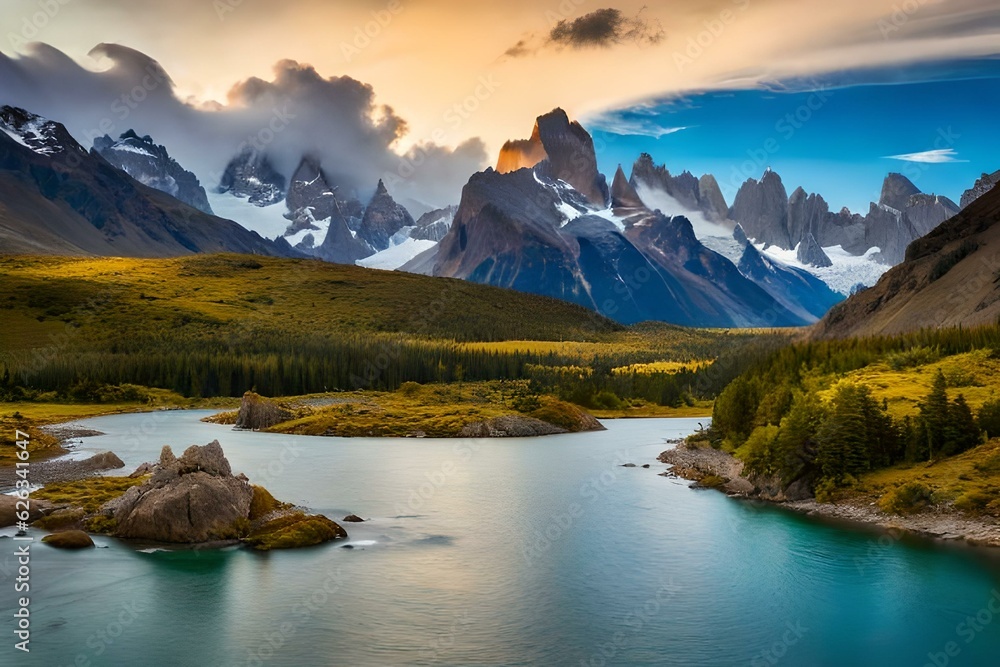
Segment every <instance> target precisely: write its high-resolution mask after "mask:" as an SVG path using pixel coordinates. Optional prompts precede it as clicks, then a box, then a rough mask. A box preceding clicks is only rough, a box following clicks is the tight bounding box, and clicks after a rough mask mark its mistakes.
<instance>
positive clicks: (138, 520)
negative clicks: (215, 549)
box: [35, 440, 347, 551]
mask: <svg viewBox="0 0 1000 667" xmlns="http://www.w3.org/2000/svg"><path fill="white" fill-rule="evenodd" d="M109 490H110V491H109ZM116 491H118V492H120V493H115V492H116ZM109 493H110V494H111V495H113V497H111V498H110V499H108V500H105V501H104V502H102V503H100V504H99V505H97V504H96V502H95V499H102V498H103V497H104V496H106V495H108V494H109ZM35 496H36V497H38V498H41V499H47V500H48V501H49V503H51V509H50V510H49V512H48V513H47V514H46V515H45V516H43V517H42V518H41V519H39V520H38V521H36V522H35V525H36V526H39V527H43V528H48V529H53V530H57V531H59V530H75V531H79V529H80V528H85V529H86V530H89V531H90V532H94V533H103V534H107V535H111V536H114V537H119V538H123V539H129V540H136V541H141V542H154V543H163V544H172V545H186V546H201V547H204V546H225V545H230V544H239V543H243V544H246V545H248V546H251V547H253V548H254V549H258V550H262V551H266V550H269V549H286V548H294V547H308V546H314V545H317V544H322V543H324V542H329V541H331V540H337V539H342V538H346V537H347V531H345V530H344V529H343V527H341V526H340V525H339V524H337V523H335V522H334V521H332V520H330V519H329V518H327V517H325V516H323V515H318V514H308V513H306V512H305V511H303V510H302V509H300V508H296V507H293V506H291V505H289V504H287V503H283V502H280V501H278V500H276V499H275V498H274V497H273V496H272V495H271V494H270V492H268V491H267V489H265V488H264V487H261V486H257V485H254V484H251V483H250V480H249V479H248V478H247V477H246V475H244V474H242V473H240V474H238V475H233V472H232V468H231V467H230V465H229V461H228V460H227V459H226V457H225V454H224V453H223V451H222V446H221V445H220V444H219V442H218V440H216V441H213V442H210V443H209V444H207V445H204V446H198V445H192V446H191V447H188V448H187V449H186V450H185V451H184V453H183V454H182V455H181V456H180V457H176V456H174V453H173V451H172V450H171V448H170V447H169V446H164V447H163V450H162V452H161V453H160V459H159V461H157V462H156V463H154V464H149V463H144V464H143V465H141V466H140V467H139V468H138V469H137V470H136V471H135V472H134V473H133V474H132V476H131V477H128V478H106V477H91V478H87V479H84V480H79V481H76V482H68V483H65V484H54V485H52V486H50V487H46V488H45V489H43V490H42V491H39V492H36V494H35ZM54 534H56V535H58V534H59V533H58V532H57V533H54Z"/></svg>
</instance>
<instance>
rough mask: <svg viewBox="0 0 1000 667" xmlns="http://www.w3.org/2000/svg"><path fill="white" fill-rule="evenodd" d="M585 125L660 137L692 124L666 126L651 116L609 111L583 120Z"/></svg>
mask: <svg viewBox="0 0 1000 667" xmlns="http://www.w3.org/2000/svg"><path fill="white" fill-rule="evenodd" d="M582 122H583V123H584V125H585V126H587V127H589V128H591V129H595V130H601V131H602V132H609V133H611V134H621V135H632V136H640V137H653V138H654V139H659V138H660V137H665V136H667V135H668V134H673V133H674V132H680V131H681V130H687V129H690V128H691V127H692V126H691V125H685V126H681V127H670V126H664V125H661V124H659V123H657V122H656V121H655V120H653V119H651V118H622V117H621V116H619V115H616V114H613V113H609V114H601V115H598V116H593V117H591V118H588V119H587V120H586V121H582Z"/></svg>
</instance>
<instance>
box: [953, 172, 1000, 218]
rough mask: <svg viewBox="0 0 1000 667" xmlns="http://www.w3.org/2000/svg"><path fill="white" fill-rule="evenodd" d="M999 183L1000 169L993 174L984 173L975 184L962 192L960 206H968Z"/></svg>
mask: <svg viewBox="0 0 1000 667" xmlns="http://www.w3.org/2000/svg"><path fill="white" fill-rule="evenodd" d="M997 183H1000V169H998V170H997V171H994V172H993V173H992V174H983V175H982V177H981V178H979V179H978V180H976V183H975V185H973V186H972V187H971V188H969V189H968V190H966V191H965V192H963V193H962V199H961V200H960V201H959V206H961V208H963V209H964V208H965V207H966V206H968V205H969V204H971V203H972V202H974V201H976V200H977V199H979V198H980V197H982V196H983V195H984V194H986V193H987V192H989V191H990V190H992V189H993V188H994V186H996V184H997Z"/></svg>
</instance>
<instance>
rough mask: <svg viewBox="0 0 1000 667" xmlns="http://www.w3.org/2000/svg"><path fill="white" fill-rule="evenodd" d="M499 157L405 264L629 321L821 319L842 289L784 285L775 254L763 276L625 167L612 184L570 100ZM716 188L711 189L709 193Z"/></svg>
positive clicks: (723, 323)
mask: <svg viewBox="0 0 1000 667" xmlns="http://www.w3.org/2000/svg"><path fill="white" fill-rule="evenodd" d="M532 162H534V164H532ZM497 164H498V167H499V169H497V170H493V169H487V170H486V171H485V172H481V173H478V174H475V175H473V177H472V178H471V179H470V181H469V183H468V185H466V187H465V189H464V190H463V192H462V200H461V203H460V204H459V206H458V211H457V213H456V214H455V219H454V222H453V224H452V226H451V229H450V230H449V232H448V234H447V235H446V236H445V237H444V239H442V241H441V242H440V243H439V244H438V245H437V246H435V247H433V248H431V249H429V250H427V251H425V252H424V253H422V254H421V255H419V256H418V257H416V258H415V259H414V260H413V261H411V262H409V263H408V264H406V265H404V266H403V267H402V268H403V270H408V271H414V272H420V273H426V274H428V275H434V276H448V277H454V278H462V279H465V280H471V281H473V282H479V283H485V284H490V285H497V286H501V287H510V288H512V289H517V290H521V291H527V292H533V293H536V294H544V295H547V296H555V297H558V298H561V299H565V300H567V301H572V302H574V303H579V304H581V305H585V306H587V307H589V308H592V309H594V310H596V311H597V312H599V313H602V314H604V315H606V316H608V317H612V318H614V319H617V320H619V321H621V322H627V323H628V322H638V321H642V320H650V319H656V320H664V321H669V322H673V323H676V324H686V325H697V326H718V327H733V326H765V325H770V326H773V325H779V326H792V325H798V324H803V323H806V322H810V321H814V320H815V319H816V317H817V315H813V314H810V309H809V307H807V306H806V305H805V303H804V302H809V303H819V304H823V303H825V305H824V306H822V309H823V312H825V309H826V308H828V307H829V305H831V304H832V303H834V302H836V301H837V300H839V299H840V298H841V297H838V296H837V295H835V294H833V293H832V292H831V291H830V290H829V288H827V287H826V286H825V285H824V284H823V283H821V282H820V281H808V280H799V281H798V282H797V284H796V289H795V290H794V291H784V289H785V286H786V281H787V280H789V279H790V275H789V273H788V272H786V271H784V268H783V267H778V266H775V265H773V264H772V265H769V266H766V267H764V266H761V265H759V264H758V265H756V266H755V267H754V268H755V269H761V272H760V274H759V275H758V274H757V273H755V274H754V275H755V276H758V277H759V278H760V281H759V282H757V281H755V280H754V279H753V278H751V277H747V276H745V275H743V274H742V273H741V272H740V270H739V269H738V268H737V266H736V265H735V264H733V262H731V261H729V260H728V259H726V258H725V257H723V256H722V255H720V254H718V253H716V252H714V251H712V250H710V249H708V248H707V247H705V246H704V245H703V244H702V243H701V242H699V240H698V239H697V237H696V236H695V233H694V229H693V227H692V224H691V222H690V221H689V220H688V219H687V218H685V217H683V216H668V215H665V214H663V213H661V212H659V211H655V210H651V209H650V208H649V207H647V206H646V205H645V204H643V202H642V199H641V198H640V196H639V194H638V193H637V192H636V190H635V188H634V187H633V186H632V183H630V182H628V181H626V180H625V179H624V174H623V173H622V172H621V171H620V170H619V172H618V173H617V174H616V176H615V179H614V181H613V183H612V187H611V188H608V186H607V182H606V180H605V178H604V176H603V175H602V174H600V173H599V172H598V170H597V160H596V156H595V153H594V145H593V141H592V139H591V137H590V135H589V134H588V133H587V132H586V131H585V130H584V129H583V128H582V127H581V126H580V125H579V124H578V123H576V122H570V120H569V118H568V117H567V115H566V113H565V112H564V111H562V110H561V109H556V110H554V111H552V112H550V113H548V114H545V115H543V116H539V118H538V120H537V121H536V123H535V127H534V128H533V130H532V133H531V136H530V138H529V139H527V140H520V141H512V142H508V143H507V144H506V145H505V146H504V147H503V149H502V150H501V153H500V157H499V159H498V162H497ZM697 185H698V183H697V181H695V186H697ZM698 192H699V193H700V190H699V191H698ZM714 194H715V193H712V192H710V191H709V188H706V196H705V197H704V199H705V201H711V200H712V199H713V198H714ZM719 197H721V194H719ZM776 272H780V277H778V274H777V273H776ZM765 274H766V275H765ZM797 277H798V276H796V278H797ZM792 280H793V281H794V279H792ZM771 290H775V291H780V292H781V294H780V298H777V297H776V295H775V294H772V293H771ZM814 290H818V291H814Z"/></svg>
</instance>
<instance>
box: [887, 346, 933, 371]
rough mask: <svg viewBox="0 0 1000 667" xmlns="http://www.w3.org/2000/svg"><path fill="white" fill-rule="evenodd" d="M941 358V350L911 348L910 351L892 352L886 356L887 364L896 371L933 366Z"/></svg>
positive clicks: (922, 347)
mask: <svg viewBox="0 0 1000 667" xmlns="http://www.w3.org/2000/svg"><path fill="white" fill-rule="evenodd" d="M940 358H941V350H940V349H938V348H936V347H924V346H921V347H911V348H910V349H908V350H902V351H900V352H892V353H889V354H887V355H885V363H886V364H888V366H889V368H891V369H892V370H894V371H901V370H903V369H906V368H912V367H914V366H926V365H927V364H933V363H934V362H935V361H937V360H938V359H940Z"/></svg>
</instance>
